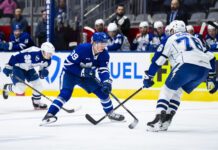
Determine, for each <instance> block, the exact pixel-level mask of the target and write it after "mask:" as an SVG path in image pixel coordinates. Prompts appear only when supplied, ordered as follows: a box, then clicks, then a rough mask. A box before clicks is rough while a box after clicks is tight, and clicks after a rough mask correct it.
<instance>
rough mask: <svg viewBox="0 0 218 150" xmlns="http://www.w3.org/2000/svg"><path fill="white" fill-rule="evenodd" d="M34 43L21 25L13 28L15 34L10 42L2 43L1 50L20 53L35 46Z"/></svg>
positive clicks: (0, 44) (11, 36)
mask: <svg viewBox="0 0 218 150" xmlns="http://www.w3.org/2000/svg"><path fill="white" fill-rule="evenodd" d="M34 45H35V44H34V42H33V40H32V39H31V37H30V35H29V34H28V33H27V32H23V31H22V27H21V25H20V24H15V25H14V26H13V33H12V34H11V35H10V37H9V42H8V43H5V42H0V49H2V50H9V51H20V50H23V49H26V48H29V47H31V46H34Z"/></svg>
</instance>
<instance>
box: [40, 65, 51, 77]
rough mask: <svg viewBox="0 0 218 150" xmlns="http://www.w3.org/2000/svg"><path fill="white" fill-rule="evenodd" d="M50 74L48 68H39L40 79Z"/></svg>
mask: <svg viewBox="0 0 218 150" xmlns="http://www.w3.org/2000/svg"><path fill="white" fill-rule="evenodd" d="M48 74H49V72H48V70H47V69H45V68H44V69H42V70H39V77H40V79H44V78H45V77H47V76H48Z"/></svg>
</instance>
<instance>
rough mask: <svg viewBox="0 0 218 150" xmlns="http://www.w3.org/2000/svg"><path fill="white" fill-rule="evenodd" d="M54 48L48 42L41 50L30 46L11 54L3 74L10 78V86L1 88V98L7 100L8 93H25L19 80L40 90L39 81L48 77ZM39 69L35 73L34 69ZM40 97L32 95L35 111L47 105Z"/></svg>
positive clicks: (23, 85)
mask: <svg viewBox="0 0 218 150" xmlns="http://www.w3.org/2000/svg"><path fill="white" fill-rule="evenodd" d="M54 51H55V48H54V46H53V45H52V44H51V43H50V42H45V43H43V44H42V45H41V48H38V47H35V46H32V47H30V48H27V49H25V50H23V51H20V52H18V53H16V54H13V55H12V56H11V58H10V60H9V62H8V64H6V66H5V68H4V69H3V72H4V74H5V75H6V76H8V77H11V79H12V82H13V83H12V84H5V85H4V87H3V98H4V99H7V98H8V94H9V92H13V93H17V94H22V93H24V91H25V87H26V86H25V84H24V83H22V82H21V81H20V80H19V79H21V80H23V81H25V80H26V81H27V82H29V83H31V84H32V86H33V87H34V88H35V89H37V90H38V91H40V90H41V87H42V85H41V82H40V79H39V78H41V79H44V78H45V77H47V76H48V73H49V72H48V67H49V66H50V64H51V56H52V54H53V53H54ZM35 67H39V72H38V73H37V72H36V70H35V69H34V68H35ZM40 99H41V95H40V94H39V93H37V92H35V91H33V94H32V103H33V107H34V108H35V109H45V108H47V105H46V104H44V103H42V102H41V101H40Z"/></svg>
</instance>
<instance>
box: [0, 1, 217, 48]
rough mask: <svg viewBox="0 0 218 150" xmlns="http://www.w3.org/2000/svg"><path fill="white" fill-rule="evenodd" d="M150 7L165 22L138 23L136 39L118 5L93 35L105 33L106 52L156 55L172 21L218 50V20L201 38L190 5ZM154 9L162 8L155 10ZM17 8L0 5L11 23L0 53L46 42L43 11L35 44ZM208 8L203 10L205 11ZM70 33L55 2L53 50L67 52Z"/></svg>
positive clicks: (11, 3)
mask: <svg viewBox="0 0 218 150" xmlns="http://www.w3.org/2000/svg"><path fill="white" fill-rule="evenodd" d="M201 1H203V0H201ZM208 2H209V4H208V5H206V6H208V7H209V6H212V3H213V4H214V3H215V1H213V0H209V1H208ZM167 4H168V5H167ZM150 5H152V7H151V8H152V9H149V10H148V12H149V13H150V14H152V13H155V12H156V11H161V10H167V17H166V22H164V21H163V20H161V19H159V20H154V22H150V21H149V20H147V19H144V20H143V19H141V20H140V22H139V24H138V25H137V27H138V33H136V34H135V35H134V36H135V37H134V38H133V39H130V37H129V35H130V34H131V33H130V29H131V23H132V21H131V19H130V18H129V16H128V15H126V14H125V7H124V5H122V4H118V5H117V7H116V8H115V16H114V18H112V19H111V23H109V24H107V25H105V21H104V20H103V19H97V20H96V21H95V26H94V28H95V32H106V33H107V35H108V44H109V45H108V46H107V50H108V51H156V49H157V47H158V45H159V44H160V43H161V40H163V39H164V38H165V37H166V36H168V35H169V33H168V32H170V31H168V29H167V28H168V26H167V25H168V24H169V23H170V22H172V21H173V20H183V21H184V22H185V23H186V25H187V31H188V32H189V33H191V34H193V35H194V36H196V37H198V38H199V39H201V40H202V41H203V42H204V43H205V44H206V45H207V46H208V47H210V48H211V49H212V50H218V46H217V45H218V34H217V26H218V25H217V24H216V21H218V20H214V23H213V24H212V25H211V24H210V25H208V26H207V28H206V29H207V31H208V32H207V35H206V36H203V35H202V33H201V34H199V33H195V31H194V27H193V26H192V25H189V21H188V20H189V19H190V14H189V11H187V9H188V7H187V8H185V7H184V6H185V5H187V6H191V5H193V4H189V5H188V2H187V1H186V0H182V1H180V0H148V6H150ZM157 5H158V6H161V7H160V8H159V9H158V8H156V6H157ZM217 5H218V2H217ZM18 6H19V4H18V3H17V2H16V1H15V0H4V1H2V2H1V3H0V9H1V11H2V16H4V17H9V18H10V19H11V22H10V26H11V30H12V33H11V36H10V38H9V41H7V42H2V41H5V36H4V33H3V32H2V31H1V32H0V49H4V50H7V49H13V50H22V49H24V48H27V47H29V46H31V45H37V46H39V45H41V43H43V42H45V41H46V18H47V17H46V16H47V12H46V9H42V10H41V18H40V20H39V21H38V23H37V26H36V30H35V37H36V39H37V40H36V42H35V43H34V42H33V41H34V40H32V39H31V36H30V35H29V27H28V22H27V19H25V17H24V16H23V15H22V9H21V8H20V7H18ZM199 7H200V6H199ZM208 7H207V8H205V9H206V10H208ZM106 26H107V28H106ZM69 33H75V32H74V31H73V29H72V28H71V27H70V26H69V24H68V22H67V10H66V1H65V0H58V4H57V7H56V18H55V41H54V46H55V47H56V49H58V50H61V49H62V50H66V49H69V43H71V42H72V41H77V42H78V37H79V36H77V35H78V34H69ZM12 37H13V38H12ZM85 41H86V40H85ZM78 43H79V42H78Z"/></svg>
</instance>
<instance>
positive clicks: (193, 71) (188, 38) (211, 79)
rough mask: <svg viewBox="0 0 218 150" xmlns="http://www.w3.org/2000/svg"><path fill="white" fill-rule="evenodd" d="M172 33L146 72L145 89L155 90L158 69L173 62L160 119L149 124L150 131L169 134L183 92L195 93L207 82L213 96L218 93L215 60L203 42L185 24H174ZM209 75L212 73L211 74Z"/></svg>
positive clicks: (161, 98)
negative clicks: (154, 80)
mask: <svg viewBox="0 0 218 150" xmlns="http://www.w3.org/2000/svg"><path fill="white" fill-rule="evenodd" d="M170 27H171V33H173V35H171V36H169V37H168V38H167V39H166V40H165V41H162V44H161V45H160V46H159V48H158V50H157V52H156V53H155V55H154V57H153V59H152V64H151V65H150V67H149V69H148V70H147V71H145V78H144V81H143V83H144V87H146V88H149V87H151V86H152V85H153V84H154V82H153V77H154V75H155V74H156V72H157V71H158V69H159V68H160V67H161V66H162V65H163V64H164V63H165V61H166V60H167V58H168V60H169V62H170V64H171V66H172V70H171V72H170V74H169V76H168V78H167V79H166V82H165V85H164V86H163V87H162V89H161V92H160V95H159V100H158V101H157V106H156V117H155V119H154V120H153V121H151V122H148V123H147V126H148V129H147V130H148V131H166V130H167V129H168V127H169V125H170V123H171V121H172V118H173V116H174V115H175V113H176V111H177V109H178V107H179V105H180V99H181V94H182V91H185V92H187V93H191V92H192V91H193V90H194V89H195V88H196V87H197V86H198V85H199V84H200V83H201V82H203V81H207V87H208V89H209V92H210V93H214V92H215V91H216V90H217V86H216V80H215V79H216V73H215V58H214V55H213V54H212V53H211V52H209V51H207V50H206V48H205V47H203V44H202V42H201V41H200V40H199V39H198V38H196V37H194V36H192V35H191V34H189V33H187V32H186V26H185V23H184V22H183V21H178V20H175V21H173V22H172V23H171V24H170ZM208 73H209V74H208Z"/></svg>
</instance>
